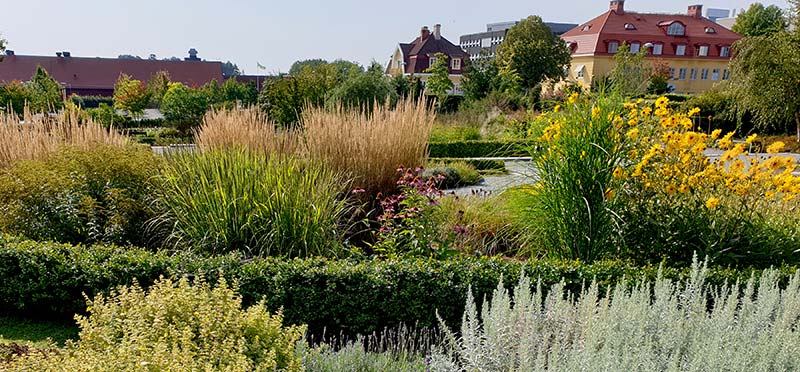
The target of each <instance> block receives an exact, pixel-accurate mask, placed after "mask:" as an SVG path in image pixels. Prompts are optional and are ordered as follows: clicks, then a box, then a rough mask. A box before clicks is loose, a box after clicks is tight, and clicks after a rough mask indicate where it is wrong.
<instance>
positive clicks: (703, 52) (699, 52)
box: [697, 45, 708, 57]
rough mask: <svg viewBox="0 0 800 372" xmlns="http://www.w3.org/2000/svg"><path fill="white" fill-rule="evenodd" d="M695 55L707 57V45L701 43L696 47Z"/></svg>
mask: <svg viewBox="0 0 800 372" xmlns="http://www.w3.org/2000/svg"><path fill="white" fill-rule="evenodd" d="M697 55H698V56H700V57H708V45H701V46H700V47H699V48H697Z"/></svg>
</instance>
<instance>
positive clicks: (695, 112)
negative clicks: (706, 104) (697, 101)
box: [689, 107, 700, 117]
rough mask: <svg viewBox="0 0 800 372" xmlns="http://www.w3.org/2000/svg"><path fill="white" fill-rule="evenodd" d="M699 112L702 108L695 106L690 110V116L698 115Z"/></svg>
mask: <svg viewBox="0 0 800 372" xmlns="http://www.w3.org/2000/svg"><path fill="white" fill-rule="evenodd" d="M699 113H700V108H699V107H695V108H693V109H691V110H689V117H692V116H695V115H697V114H699Z"/></svg>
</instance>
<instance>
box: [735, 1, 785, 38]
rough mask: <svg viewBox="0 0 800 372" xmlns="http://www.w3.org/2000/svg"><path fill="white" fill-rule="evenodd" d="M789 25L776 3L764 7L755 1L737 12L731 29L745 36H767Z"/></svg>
mask: <svg viewBox="0 0 800 372" xmlns="http://www.w3.org/2000/svg"><path fill="white" fill-rule="evenodd" d="M788 26H789V24H788V21H787V19H786V15H785V14H784V12H783V10H782V9H781V8H779V7H778V6H777V5H770V6H767V7H765V6H764V4H761V3H755V4H752V5H750V8H748V9H747V10H746V11H744V12H741V13H739V15H738V16H737V17H736V24H734V25H733V31H734V32H736V33H738V34H740V35H742V36H745V37H750V36H767V35H773V34H776V33H778V32H781V31H784V30H786V28H787V27H788Z"/></svg>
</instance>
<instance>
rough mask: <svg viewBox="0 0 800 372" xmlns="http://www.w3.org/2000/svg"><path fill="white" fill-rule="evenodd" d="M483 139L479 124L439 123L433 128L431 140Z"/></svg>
mask: <svg viewBox="0 0 800 372" xmlns="http://www.w3.org/2000/svg"><path fill="white" fill-rule="evenodd" d="M479 139H481V129H480V127H478V126H472V125H458V124H455V125H454V124H449V125H447V124H446V125H441V124H437V125H434V126H433V129H432V130H431V137H430V141H431V142H451V141H475V140H479Z"/></svg>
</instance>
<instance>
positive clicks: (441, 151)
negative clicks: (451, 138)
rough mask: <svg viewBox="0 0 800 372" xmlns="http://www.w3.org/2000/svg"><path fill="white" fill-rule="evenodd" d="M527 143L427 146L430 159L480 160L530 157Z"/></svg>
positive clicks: (442, 143)
mask: <svg viewBox="0 0 800 372" xmlns="http://www.w3.org/2000/svg"><path fill="white" fill-rule="evenodd" d="M530 144H531V142H529V141H456V142H432V143H429V144H428V151H429V156H430V157H432V158H482V157H516V156H530V153H529V152H528V150H527V149H528V147H529V146H530Z"/></svg>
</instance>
